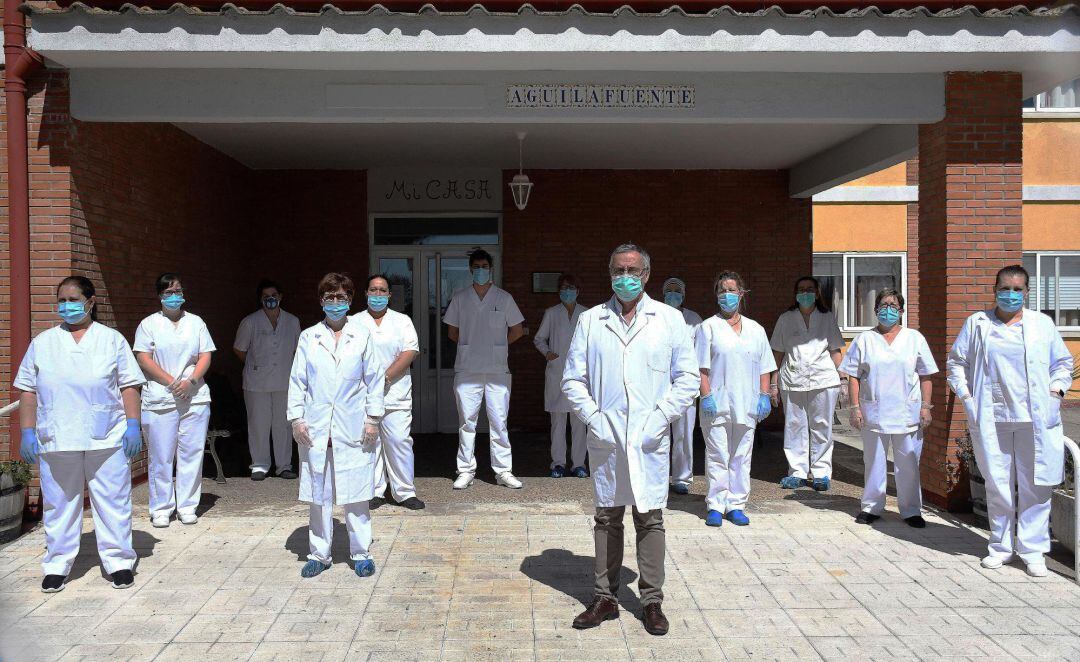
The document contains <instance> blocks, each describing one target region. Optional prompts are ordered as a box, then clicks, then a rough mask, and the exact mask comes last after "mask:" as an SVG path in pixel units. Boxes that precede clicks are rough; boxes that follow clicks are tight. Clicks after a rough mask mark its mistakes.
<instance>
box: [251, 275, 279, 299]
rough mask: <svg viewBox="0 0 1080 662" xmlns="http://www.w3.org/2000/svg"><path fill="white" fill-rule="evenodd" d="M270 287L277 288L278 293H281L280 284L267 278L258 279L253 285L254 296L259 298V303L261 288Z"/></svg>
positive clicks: (266, 288)
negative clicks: (257, 282)
mask: <svg viewBox="0 0 1080 662" xmlns="http://www.w3.org/2000/svg"><path fill="white" fill-rule="evenodd" d="M271 287H272V288H274V289H275V290H277V291H278V293H279V294H280V293H281V286H280V285H278V284H277V281H273V280H270V279H269V278H263V279H262V280H260V281H259V284H258V285H256V286H255V298H256V299H258V300H259V303H262V293H263V290H268V289H270V288H271Z"/></svg>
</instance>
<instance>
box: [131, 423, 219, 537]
mask: <svg viewBox="0 0 1080 662" xmlns="http://www.w3.org/2000/svg"><path fill="white" fill-rule="evenodd" d="M142 416H143V419H142V420H143V433H144V436H145V437H146V442H147V445H148V446H149V447H150V469H149V475H148V476H147V483H148V486H149V488H150V516H151V517H154V516H156V515H164V516H166V517H168V516H170V515H172V514H173V511H176V512H180V513H184V514H185V515H186V514H195V509H196V508H197V507H198V506H199V499H200V498H201V497H202V468H203V451H204V449H205V448H206V428H207V426H209V424H210V405H185V406H183V407H176V408H173V409H167V410H165V411H146V410H144V411H143V413H142ZM174 469H175V472H176V480H175V481H174V480H173V471H174Z"/></svg>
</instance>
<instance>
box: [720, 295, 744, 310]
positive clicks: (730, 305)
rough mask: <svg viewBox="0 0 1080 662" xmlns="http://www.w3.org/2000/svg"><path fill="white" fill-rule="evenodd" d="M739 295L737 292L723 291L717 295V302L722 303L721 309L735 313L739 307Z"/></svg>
mask: <svg viewBox="0 0 1080 662" xmlns="http://www.w3.org/2000/svg"><path fill="white" fill-rule="evenodd" d="M739 298H740V297H739V295H738V294H736V293H735V292H721V293H720V296H718V297H716V303H718V304H720V310H722V311H724V312H725V313H733V312H735V311H736V310H738V309H739Z"/></svg>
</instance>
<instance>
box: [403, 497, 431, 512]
mask: <svg viewBox="0 0 1080 662" xmlns="http://www.w3.org/2000/svg"><path fill="white" fill-rule="evenodd" d="M398 505H399V506H401V507H402V508H408V509H409V510H423V509H424V508H425V507H426V505H427V504H425V503H424V502H423V501H421V500H420V499H417V498H416V497H414V496H411V497H409V498H408V499H405V500H404V501H402V502H401V503H399V504H398Z"/></svg>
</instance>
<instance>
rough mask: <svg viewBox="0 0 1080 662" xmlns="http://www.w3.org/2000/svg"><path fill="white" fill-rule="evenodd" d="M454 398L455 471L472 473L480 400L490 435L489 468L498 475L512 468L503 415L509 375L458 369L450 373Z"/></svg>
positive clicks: (505, 413) (505, 410) (508, 397)
mask: <svg viewBox="0 0 1080 662" xmlns="http://www.w3.org/2000/svg"><path fill="white" fill-rule="evenodd" d="M454 400H456V401H457V410H458V422H459V423H460V424H461V427H460V428H459V429H458V454H457V470H458V473H459V474H460V473H473V474H474V473H476V420H477V418H479V416H480V404H481V402H486V403H487V417H488V431H489V433H490V437H491V468H492V469H494V470H495V475H499V474H501V473H504V472H506V471H510V470H511V469H512V468H513V460H512V459H511V456H510V436H509V435H508V434H507V432H506V416H507V414H508V413H509V411H510V375H509V374H508V373H506V374H478V373H472V372H459V373H457V374H455V375H454Z"/></svg>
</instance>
